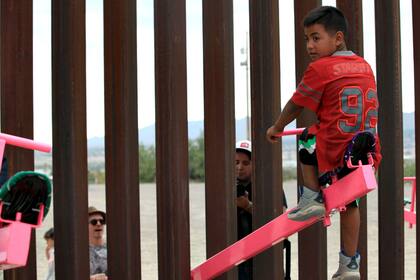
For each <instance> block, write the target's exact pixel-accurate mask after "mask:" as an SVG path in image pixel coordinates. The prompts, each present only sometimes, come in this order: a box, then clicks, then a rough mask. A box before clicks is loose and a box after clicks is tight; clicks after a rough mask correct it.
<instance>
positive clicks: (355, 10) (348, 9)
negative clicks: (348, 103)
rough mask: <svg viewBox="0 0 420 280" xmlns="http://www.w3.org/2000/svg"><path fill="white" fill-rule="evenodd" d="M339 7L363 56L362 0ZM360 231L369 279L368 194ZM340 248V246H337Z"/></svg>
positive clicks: (351, 45)
mask: <svg viewBox="0 0 420 280" xmlns="http://www.w3.org/2000/svg"><path fill="white" fill-rule="evenodd" d="M337 8H339V9H340V10H341V11H342V12H343V13H344V16H345V17H346V18H347V21H348V34H347V38H346V44H347V49H349V50H352V51H353V52H354V53H356V54H357V55H360V56H363V9H362V0H337ZM359 210H360V231H359V246H358V251H359V253H360V255H361V256H362V258H361V263H360V275H361V278H362V279H368V265H367V263H368V242H367V200H366V196H365V197H363V198H361V199H360V204H359ZM337 249H339V248H337Z"/></svg>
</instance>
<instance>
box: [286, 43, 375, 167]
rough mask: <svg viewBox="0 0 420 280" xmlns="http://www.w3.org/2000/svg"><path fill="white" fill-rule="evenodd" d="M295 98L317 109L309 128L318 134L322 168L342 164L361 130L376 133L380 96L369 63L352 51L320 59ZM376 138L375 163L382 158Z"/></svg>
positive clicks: (319, 156)
mask: <svg viewBox="0 0 420 280" xmlns="http://www.w3.org/2000/svg"><path fill="white" fill-rule="evenodd" d="M292 101H293V102H294V103H295V104H297V105H300V106H303V107H306V108H309V109H310V110H312V111H314V112H315V113H316V114H317V117H318V123H317V124H316V125H313V126H312V127H310V129H309V133H311V134H314V135H316V153H317V159H318V168H319V171H321V172H323V171H330V170H333V169H334V168H336V167H339V166H342V162H343V156H344V152H345V149H346V147H347V145H348V144H349V143H350V141H351V139H352V137H353V136H354V135H355V133H356V132H358V131H363V130H369V131H372V132H375V134H376V123H377V120H378V106H379V104H378V97H377V93H376V83H375V77H374V75H373V72H372V69H371V67H370V66H369V64H368V63H367V62H366V61H365V60H364V59H363V58H362V57H360V56H357V55H355V54H354V53H353V52H351V51H341V52H336V53H334V54H333V55H332V56H328V57H323V58H320V59H318V60H316V61H314V62H312V63H311V64H309V66H308V68H307V69H306V71H305V74H304V76H303V79H302V81H301V82H300V83H299V85H298V87H297V89H296V92H295V93H294V94H293V96H292ZM376 138H377V145H376V147H377V152H376V155H375V156H376V159H375V161H376V163H379V161H380V159H381V155H380V151H379V147H380V146H379V139H378V137H376Z"/></svg>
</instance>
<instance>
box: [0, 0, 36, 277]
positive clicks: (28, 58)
mask: <svg viewBox="0 0 420 280" xmlns="http://www.w3.org/2000/svg"><path fill="white" fill-rule="evenodd" d="M0 9H1V17H0V20H1V23H0V24H1V35H0V36H1V39H0V42H1V44H0V57H1V58H0V61H1V66H0V68H1V131H2V132H4V133H9V134H13V135H17V136H21V137H26V138H33V67H32V66H33V54H32V36H33V35H32V10H33V4H32V1H25V0H18V1H16V0H3V1H1V6H0ZM5 157H7V159H8V167H9V175H13V174H14V173H16V172H18V171H21V170H33V168H34V153H33V151H30V150H25V149H21V148H13V147H7V148H6V154H5ZM4 276H5V279H25V280H26V279H36V247H35V230H32V236H31V247H30V251H29V256H28V263H27V265H26V266H25V267H23V268H18V269H13V270H9V271H5V272H4Z"/></svg>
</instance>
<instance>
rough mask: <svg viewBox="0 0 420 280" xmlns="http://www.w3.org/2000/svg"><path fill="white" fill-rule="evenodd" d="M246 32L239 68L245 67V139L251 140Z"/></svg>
mask: <svg viewBox="0 0 420 280" xmlns="http://www.w3.org/2000/svg"><path fill="white" fill-rule="evenodd" d="M248 41H249V40H248V32H246V38H245V42H246V43H245V49H244V48H242V49H241V53H242V54H245V60H244V61H242V62H241V64H240V65H241V66H245V75H246V77H245V80H246V137H247V139H248V140H251V121H250V120H251V118H250V113H249V108H250V104H249V99H250V98H249V63H248V61H249V59H248V53H249V46H248Z"/></svg>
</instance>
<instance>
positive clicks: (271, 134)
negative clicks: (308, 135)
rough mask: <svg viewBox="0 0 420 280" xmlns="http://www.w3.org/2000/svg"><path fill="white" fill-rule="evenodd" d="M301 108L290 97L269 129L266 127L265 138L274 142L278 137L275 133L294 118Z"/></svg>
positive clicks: (280, 130) (281, 130)
mask: <svg viewBox="0 0 420 280" xmlns="http://www.w3.org/2000/svg"><path fill="white" fill-rule="evenodd" d="M302 110H303V107H302V106H299V105H297V104H296V103H294V102H293V101H292V99H290V100H289V102H287V104H286V106H284V108H283V111H281V113H280V116H279V117H278V118H277V120H276V122H275V123H274V124H273V125H272V126H271V127H270V128H269V129H267V132H266V136H267V140H268V141H270V142H271V143H274V142H276V141H277V139H278V137H277V136H276V135H277V134H279V133H281V132H283V130H284V128H285V127H286V125H288V124H289V123H290V122H292V121H293V120H294V119H296V118H297V117H298V116H299V115H300V113H301V112H302Z"/></svg>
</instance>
